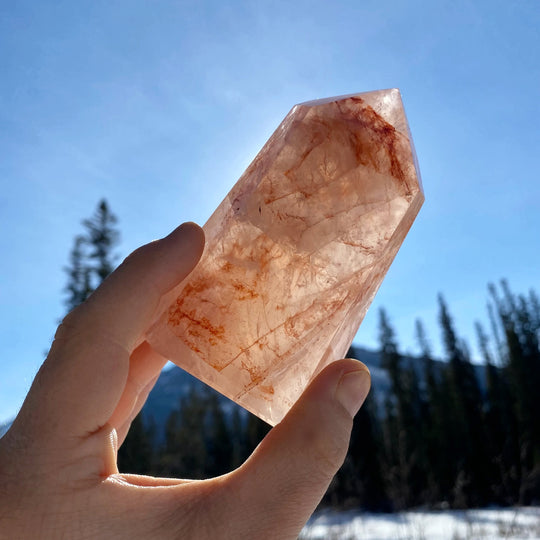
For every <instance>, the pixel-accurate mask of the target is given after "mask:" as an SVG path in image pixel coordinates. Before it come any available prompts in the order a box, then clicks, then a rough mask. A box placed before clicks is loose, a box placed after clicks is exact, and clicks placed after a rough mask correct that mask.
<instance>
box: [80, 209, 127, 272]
mask: <svg viewBox="0 0 540 540" xmlns="http://www.w3.org/2000/svg"><path fill="white" fill-rule="evenodd" d="M117 222H118V219H117V218H116V216H115V215H114V214H113V213H112V212H111V211H110V209H109V205H108V204H107V201H106V200H105V199H103V200H101V201H100V202H99V204H98V207H97V209H96V211H95V212H94V215H93V216H92V217H91V218H90V219H85V220H84V221H83V225H84V226H85V227H86V231H87V238H88V244H89V246H90V252H89V257H90V258H91V259H93V260H94V261H95V263H94V265H93V268H92V270H93V271H94V273H95V274H96V276H97V281H98V283H101V282H102V281H103V280H104V279H105V278H106V277H107V276H108V275H109V274H110V273H111V272H112V271H113V270H114V266H115V264H114V261H115V260H116V257H115V256H114V254H113V248H114V247H116V245H117V244H118V242H119V239H120V235H119V233H118V230H117V229H116V224H117Z"/></svg>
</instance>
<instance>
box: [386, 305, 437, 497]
mask: <svg viewBox="0 0 540 540" xmlns="http://www.w3.org/2000/svg"><path fill="white" fill-rule="evenodd" d="M379 336H380V337H379V340H380V347H381V348H380V351H381V353H380V354H381V366H382V367H385V368H386V369H387V370H388V374H389V377H390V382H391V389H392V394H391V396H389V398H388V399H387V402H386V455H387V459H388V460H389V467H388V468H387V472H388V475H389V477H388V478H389V483H388V485H389V490H390V491H391V492H392V493H391V497H392V499H393V501H394V503H395V504H396V507H397V508H405V507H408V506H411V505H414V504H417V503H418V502H419V501H420V498H421V494H422V493H423V491H424V490H425V486H426V470H425V458H424V456H425V448H424V444H423V443H424V440H423V436H422V427H421V426H422V416H421V415H422V410H423V405H422V397H421V395H420V388H419V383H418V377H417V373H416V371H415V370H414V368H413V367H412V366H403V365H402V357H401V355H400V354H399V352H398V346H397V342H396V338H395V334H394V330H393V328H392V327H391V325H390V322H389V320H388V317H387V315H386V312H385V311H384V310H381V311H380V319H379Z"/></svg>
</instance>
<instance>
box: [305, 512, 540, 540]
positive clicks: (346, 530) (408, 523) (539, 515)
mask: <svg viewBox="0 0 540 540" xmlns="http://www.w3.org/2000/svg"><path fill="white" fill-rule="evenodd" d="M525 538H536V539H540V507H531V508H505V509H485V510H466V511H458V510H446V511H440V512H428V511H414V512H402V513H397V514H369V513H359V512H321V513H318V514H316V515H314V516H313V517H312V518H311V520H310V521H309V522H308V524H307V525H306V527H305V528H304V530H303V531H302V534H301V535H300V537H299V540H387V539H388V540H390V539H392V540H443V539H444V540H446V539H449V540H476V539H486V540H502V539H513V540H520V539H525Z"/></svg>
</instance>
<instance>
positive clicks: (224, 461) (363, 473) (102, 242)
mask: <svg viewBox="0 0 540 540" xmlns="http://www.w3.org/2000/svg"><path fill="white" fill-rule="evenodd" d="M83 228H84V232H83V234H80V235H78V236H76V237H75V240H74V246H73V250H72V252H71V254H70V258H69V264H68V266H67V267H66V268H65V271H66V274H67V286H66V290H65V293H66V299H65V304H66V309H67V311H69V310H70V309H72V308H73V307H74V306H76V305H77V304H79V303H80V302H82V301H84V299H85V298H86V297H87V296H88V295H89V294H90V293H91V292H92V290H94V289H95V288H96V287H97V286H98V284H99V283H100V282H101V281H102V280H103V279H104V278H105V277H106V276H107V275H108V274H109V273H110V272H111V271H112V270H113V268H114V266H115V264H116V262H117V259H116V256H115V255H116V254H115V251H116V247H117V244H118V240H119V231H118V229H117V219H116V217H115V216H114V214H113V213H112V212H111V210H110V209H109V206H108V204H107V202H106V201H101V202H100V203H99V204H98V207H97V209H96V211H95V213H94V215H93V216H92V217H91V218H89V219H87V220H85V221H83ZM486 299H487V302H488V303H487V305H488V309H487V313H485V314H482V313H478V317H479V318H484V319H486V320H487V321H488V324H482V323H480V322H478V323H477V324H476V329H475V330H476V335H477V340H478V349H479V350H480V351H481V354H482V363H481V364H480V365H479V364H478V362H477V361H476V362H475V363H473V362H472V359H471V354H470V352H469V350H468V347H467V344H466V343H465V342H464V341H463V340H461V339H460V337H459V336H458V335H457V333H456V330H455V325H454V321H453V319H452V315H451V308H450V306H449V305H448V304H447V302H446V300H445V299H444V297H443V296H442V295H441V296H439V298H438V299H437V301H438V323H439V326H440V331H441V336H442V349H443V351H444V355H443V358H434V356H433V353H432V351H431V349H430V345H429V343H430V342H429V340H428V337H427V336H426V332H425V330H424V326H423V323H422V321H420V320H417V321H416V336H415V337H416V341H417V343H418V347H419V350H420V351H421V355H420V356H419V357H418V358H415V359H414V360H415V361H414V362H413V361H412V359H411V358H410V357H408V356H404V355H402V354H401V353H400V348H399V343H398V342H397V339H396V337H395V332H394V330H393V328H392V324H391V309H390V310H389V312H388V313H387V312H386V311H384V310H381V312H380V313H379V318H380V320H379V355H380V364H381V367H382V368H384V369H385V370H386V372H387V374H388V378H389V381H390V389H389V391H386V392H385V395H382V394H381V395H379V394H378V389H377V387H376V386H375V385H374V386H373V387H372V390H371V393H370V396H369V397H368V399H367V401H366V403H365V404H364V406H363V408H362V409H361V410H360V412H359V413H358V415H357V417H356V419H355V422H354V428H353V433H352V438H351V442H350V447H349V452H348V454H347V457H346V459H345V462H344V464H343V466H342V468H341V469H340V471H339V473H338V474H337V476H336V477H335V479H334V481H333V482H332V484H331V485H330V488H329V490H328V492H327V494H326V496H325V498H324V499H323V501H322V503H321V504H322V505H326V506H333V507H336V508H353V507H354V508H362V509H365V510H371V511H395V510H403V509H407V508H415V507H419V506H424V507H428V508H471V507H479V506H486V505H491V504H496V505H502V506H506V505H515V504H521V505H529V504H540V346H539V339H540V299H539V297H538V295H537V293H536V292H535V291H534V290H530V291H527V292H519V293H516V292H514V291H513V290H511V287H510V285H509V284H508V283H507V282H506V281H504V280H502V281H501V282H500V283H497V284H490V285H489V286H488V289H487V291H486ZM354 355H355V353H354V350H353V351H351V356H353V357H354ZM359 359H360V360H361V359H362V358H359ZM222 403H223V402H222V401H221V400H219V399H218V397H217V394H216V393H215V392H213V391H210V390H208V391H198V390H196V389H192V390H191V391H190V392H189V393H187V394H186V395H183V396H182V397H181V398H179V402H178V407H177V408H176V409H174V410H172V411H171V412H170V415H169V417H168V419H167V421H166V424H165V428H164V432H163V433H156V427H155V425H153V424H152V422H148V421H145V420H144V418H143V415H141V414H139V415H138V416H137V417H136V418H135V419H134V421H133V423H132V426H131V429H130V431H129V433H128V436H127V438H126V440H125V442H124V444H123V445H122V446H121V448H120V450H119V455H118V466H119V470H120V471H122V472H129V473H140V474H151V475H157V476H174V477H181V478H206V477H210V476H215V475H219V474H223V473H225V472H228V471H230V470H232V469H234V468H235V467H237V466H238V465H240V464H241V463H242V462H243V460H245V459H246V457H247V456H248V455H249V454H250V453H251V451H252V450H253V449H254V448H255V446H256V445H257V444H258V443H259V442H260V440H261V439H262V438H263V437H264V435H265V434H266V432H267V431H268V429H269V426H267V425H266V424H265V423H264V422H262V421H261V420H259V419H258V418H256V417H255V416H253V415H250V414H249V413H245V412H244V411H242V410H240V408H238V407H236V408H234V409H233V410H232V413H231V412H230V410H227V411H225V410H224V407H223V405H222Z"/></svg>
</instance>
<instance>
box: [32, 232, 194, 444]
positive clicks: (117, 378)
mask: <svg viewBox="0 0 540 540" xmlns="http://www.w3.org/2000/svg"><path fill="white" fill-rule="evenodd" d="M203 248H204V233H203V231H202V229H201V228H200V227H199V226H198V225H195V224H194V223H185V224H183V225H181V226H180V227H178V228H177V229H176V230H175V231H173V232H172V233H171V234H170V235H169V236H167V237H165V238H163V239H162V240H158V241H155V242H152V243H150V244H147V245H145V246H143V247H141V248H139V249H137V250H136V251H134V252H133V253H132V254H131V255H130V256H129V257H128V258H127V259H126V260H125V261H124V262H123V263H122V264H121V265H120V266H119V267H118V269H117V270H115V271H114V272H113V273H112V274H111V275H110V276H109V277H108V278H107V279H106V280H105V281H104V282H103V284H102V285H101V286H100V287H99V288H98V289H97V290H96V291H95V292H94V293H93V294H92V296H91V297H90V298H89V299H88V300H87V301H86V302H84V303H83V304H81V305H80V306H79V307H77V308H76V309H75V310H73V311H72V312H71V313H70V314H69V315H68V316H67V317H66V318H65V319H64V321H63V323H62V324H61V326H60V327H59V329H58V331H57V335H56V337H55V341H54V343H53V346H52V347H51V351H50V353H49V356H48V358H47V360H46V361H45V362H44V364H43V366H42V368H41V370H40V372H39V373H38V376H37V377H36V381H34V384H33V385H32V388H31V389H30V392H29V395H28V397H27V400H26V401H27V402H28V404H27V403H26V402H25V405H23V409H22V410H21V413H24V410H25V409H26V408H28V407H30V406H31V405H34V406H33V407H32V409H33V413H32V415H30V416H32V417H33V419H34V422H38V424H39V423H40V422H42V423H43V424H42V425H46V426H47V429H48V430H49V433H50V430H51V429H57V430H59V431H60V432H62V433H67V434H72V435H73V434H78V435H84V434H86V433H92V432H94V431H96V430H97V429H99V428H100V427H102V426H103V425H104V424H105V423H106V422H107V421H108V419H109V418H110V416H111V414H112V413H113V411H114V409H115V408H116V405H117V404H118V401H119V399H120V397H121V395H122V392H123V390H124V386H125V383H126V380H127V375H128V370H129V357H130V354H131V352H132V351H133V349H134V348H135V346H136V345H137V344H138V342H140V340H141V336H143V335H144V333H145V331H146V330H147V328H148V325H149V324H150V323H151V322H152V317H153V315H154V312H155V310H156V307H157V306H158V303H159V301H160V298H161V297H162V295H164V294H165V293H166V292H167V291H169V290H170V289H172V288H173V287H174V286H175V285H177V284H178V283H180V282H181V281H182V280H183V279H185V278H186V277H187V276H188V275H189V273H190V272H191V271H192V270H193V268H194V267H195V265H196V264H197V262H198V261H199V259H200V257H201V255H202V251H203ZM36 405H37V406H36ZM43 415H46V416H43ZM44 419H48V421H44ZM51 419H53V420H54V421H53V422H51Z"/></svg>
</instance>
